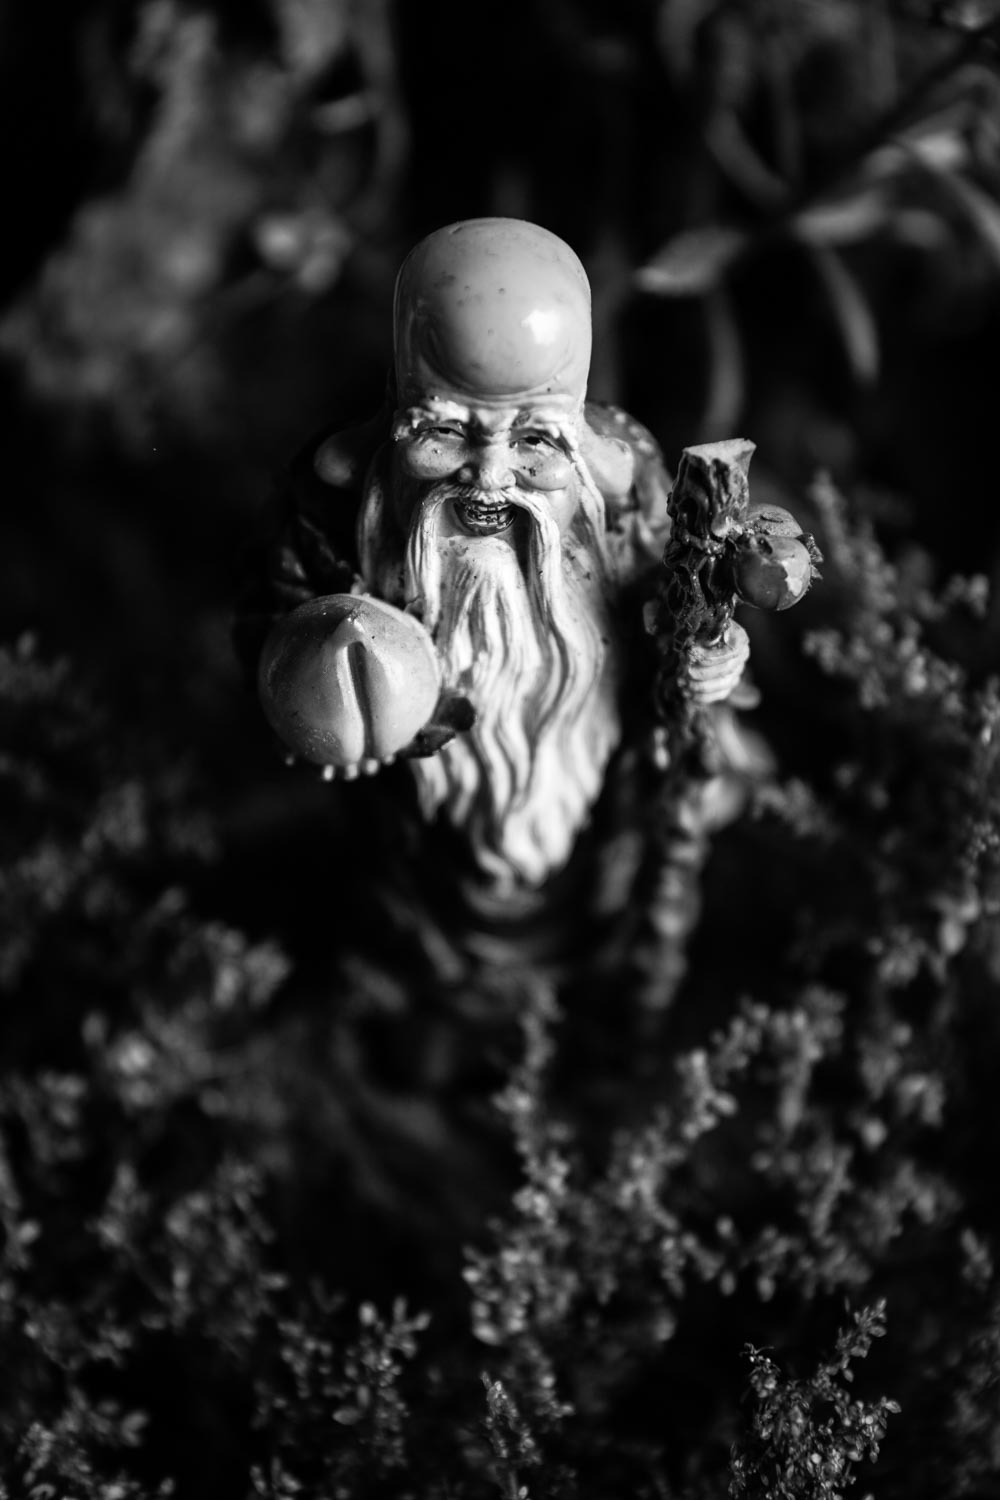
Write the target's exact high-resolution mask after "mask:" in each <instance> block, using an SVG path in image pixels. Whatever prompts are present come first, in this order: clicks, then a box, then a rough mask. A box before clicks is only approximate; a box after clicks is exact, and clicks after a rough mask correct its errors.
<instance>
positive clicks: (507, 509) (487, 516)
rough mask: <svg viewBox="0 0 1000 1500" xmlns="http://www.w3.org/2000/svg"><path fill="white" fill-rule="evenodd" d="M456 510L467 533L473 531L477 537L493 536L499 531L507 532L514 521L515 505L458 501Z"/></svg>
mask: <svg viewBox="0 0 1000 1500" xmlns="http://www.w3.org/2000/svg"><path fill="white" fill-rule="evenodd" d="M455 509H456V511H457V512H458V518H459V520H460V521H461V523H462V525H463V526H464V527H465V529H466V531H471V532H472V533H473V534H474V535H476V536H493V535H495V533H496V532H498V531H505V530H506V528H507V527H508V526H509V525H510V524H511V522H512V521H513V519H514V507H513V505H503V504H500V505H491V504H490V503H489V502H488V501H485V502H484V501H479V500H456V501H455Z"/></svg>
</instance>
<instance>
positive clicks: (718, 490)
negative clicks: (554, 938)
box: [632, 438, 822, 1007]
mask: <svg viewBox="0 0 1000 1500" xmlns="http://www.w3.org/2000/svg"><path fill="white" fill-rule="evenodd" d="M753 452H754V444H753V443H750V442H747V441H746V440H744V439H742V438H733V439H730V440H728V441H726V442H719V443H703V444H700V445H699V446H697V447H692V448H685V450H684V452H683V454H682V457H681V462H680V466H679V468H678V471H677V479H676V482H675V484H674V487H673V490H672V491H671V494H670V498H669V500H668V510H669V512H670V518H671V522H672V530H671V536H670V540H669V542H668V543H667V546H666V548H665V549H664V553H663V574H662V577H661V580H660V583H659V587H658V590H657V593H656V596H655V598H654V599H653V600H652V601H651V602H650V604H649V605H647V615H646V626H647V629H648V630H649V632H650V634H651V635H652V636H653V637H654V639H655V641H656V645H657V649H658V652H659V656H660V665H659V670H658V672H657V676H656V680H655V684H654V689H653V707H654V715H655V718H656V721H657V723H658V725H659V726H660V729H661V731H662V733H661V735H660V736H659V739H660V741H661V744H662V753H661V761H662V762H663V763H664V776H663V781H662V784H661V787H660V790H659V793H658V795H657V799H656V807H655V810H654V818H655V828H654V830H653V835H652V838H651V840H650V849H649V854H648V856H647V858H646V860H645V862H644V865H643V868H642V869H641V870H640V873H639V877H638V882H637V888H636V895H637V898H638V906H639V910H640V912H641V917H640V922H639V928H638V930H637V932H636V935H635V940H634V943H633V947H632V962H633V965H634V969H635V973H636V976H637V981H638V988H639V993H640V996H641V998H642V999H643V1001H644V1002H645V1003H646V1004H648V1005H651V1006H655V1007H662V1006H664V1005H667V1004H669V1002H670V1000H671V999H672V998H673V995H674V992H675V991H676V988H677V985H678V984H679V982H680V980H681V978H682V976H683V973H684V969H685V964H686V958H685V946H686V939H687V937H688V935H689V933H690V931H691V928H692V926H693V925H694V921H695V918H696V916H697V910H698V900H699V898H698V880H699V874H700V871H701V867H702V865H703V863H704V860H705V856H706V853H707V849H708V821H707V809H706V788H707V786H708V783H709V782H710V781H711V780H712V778H713V777H714V776H716V775H717V774H718V773H719V771H720V770H721V769H722V757H721V755H720V752H719V747H718V744H717V740H716V734H715V728H714V721H715V717H716V715H715V713H714V712H713V710H712V709H711V708H705V707H700V706H699V705H698V704H697V703H696V702H695V701H694V700H693V698H692V696H691V694H690V693H689V692H688V691H687V672H688V663H689V661H690V653H691V648H692V647H693V646H706V645H714V644H717V643H719V642H721V641H723V640H724V639H725V636H726V632H727V630H728V629H729V626H730V624H731V622H732V619H733V611H734V609H735V607H736V605H737V604H738V603H745V604H750V605H753V606H755V607H756V608H758V609H772V610H779V609H787V608H789V607H790V606H791V605H793V604H797V603H798V601H799V600H800V599H801V598H802V597H803V595H804V594H805V592H806V590H807V589H808V587H809V585H810V583H811V582H812V580H813V579H814V578H816V577H818V573H817V564H818V563H819V562H820V561H821V560H822V559H821V556H820V552H819V549H818V548H817V546H816V544H815V542H814V541H813V539H812V537H810V536H805V535H804V534H803V532H802V528H801V527H800V526H799V524H798V522H797V521H796V520H795V517H794V516H793V515H791V513H790V512H789V511H787V510H784V509H783V508H782V507H781V506H775V505H759V506H752V505H751V504H750V491H749V484H748V479H747V473H748V470H749V467H750V459H751V456H752V454H753ZM734 706H738V705H734Z"/></svg>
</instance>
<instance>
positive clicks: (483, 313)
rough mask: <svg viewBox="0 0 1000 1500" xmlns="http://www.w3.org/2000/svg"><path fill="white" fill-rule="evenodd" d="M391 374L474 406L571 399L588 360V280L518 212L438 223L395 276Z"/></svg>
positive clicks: (583, 383) (421, 390) (422, 390)
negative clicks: (516, 216)
mask: <svg viewBox="0 0 1000 1500" xmlns="http://www.w3.org/2000/svg"><path fill="white" fill-rule="evenodd" d="M395 345H396V379H397V384H398V388H399V399H400V402H401V403H402V404H403V405H410V404H412V403H414V402H417V401H419V400H421V399H426V398H427V397H428V396H443V397H456V396H457V397H460V398H464V399H467V400H469V401H474V402H476V403H477V404H479V405H490V404H493V403H495V404H498V405H508V404H510V403H512V402H514V403H516V402H520V401H522V400H539V401H544V400H546V399H547V398H552V397H554V398H556V399H557V400H560V403H562V402H568V403H570V404H572V405H576V406H578V405H579V404H580V403H582V401H583V398H584V394H585V392H586V387H587V374H588V370H589V367H590V287H589V285H588V282H587V277H586V273H585V272H584V269H583V266H582V265H581V264H580V261H579V260H578V258H577V257H576V255H574V253H573V251H572V250H571V249H570V248H569V246H568V245H566V244H564V242H563V241H562V240H561V239H559V238H558V237H557V236H556V235H554V234H551V233H550V232H549V231H548V230H547V229H542V228H541V227H540V226H539V225H537V224H529V223H527V222H526V221H525V220H523V219H467V220H465V221H464V222H462V223H460V224H450V225H448V226H447V227H446V228H444V229H439V230H436V231H435V233H433V234H431V235H428V237H427V238H426V239H425V240H422V241H421V243H420V244H419V245H417V247H416V249H414V250H413V251H412V252H411V253H410V255H409V256H408V257H407V259H406V261H405V262H404V264H403V267H402V269H401V271H400V273H399V277H398V279H397V282H396V301H395Z"/></svg>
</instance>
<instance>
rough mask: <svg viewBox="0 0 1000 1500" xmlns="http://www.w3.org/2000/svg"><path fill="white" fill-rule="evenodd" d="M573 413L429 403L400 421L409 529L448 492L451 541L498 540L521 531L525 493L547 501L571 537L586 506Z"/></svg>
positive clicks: (436, 399) (400, 467)
mask: <svg viewBox="0 0 1000 1500" xmlns="http://www.w3.org/2000/svg"><path fill="white" fill-rule="evenodd" d="M570 415H571V414H570V412H569V411H568V410H564V409H563V408H562V405H561V403H560V402H559V401H558V398H557V399H556V400H553V399H552V398H551V397H549V398H547V399H546V401H545V402H544V403H528V404H524V405H518V404H511V405H495V404H493V405H489V406H485V405H477V404H475V403H470V402H469V400H468V398H466V399H465V400H462V399H458V398H456V399H453V400H452V399H449V398H447V397H441V396H433V397H429V398H428V399H427V400H426V401H425V402H424V403H422V404H421V405H419V406H413V407H410V408H409V409H408V410H406V411H404V412H401V413H399V414H398V416H397V418H396V422H395V424H394V427H393V442H394V452H395V462H396V465H397V472H398V474H399V477H400V481H401V483H400V486H399V490H400V514H399V520H400V522H401V524H403V525H404V526H405V525H406V524H407V523H408V522H409V520H410V517H411V515H412V511H413V508H414V507H415V505H417V504H418V503H419V501H420V499H421V498H422V497H423V496H425V495H426V494H427V493H428V491H429V490H431V489H434V488H436V487H437V486H439V485H442V484H443V485H447V486H448V489H449V495H450V498H449V501H448V505H447V512H446V514H445V515H444V516H443V517H442V524H443V525H444V526H445V527H446V528H447V531H448V533H449V534H451V535H458V536H468V537H485V536H496V535H498V534H499V533H501V532H505V531H507V530H508V529H509V528H510V527H511V526H512V525H513V523H514V520H515V517H516V515H517V505H516V504H515V503H512V496H513V495H515V494H516V493H517V492H518V491H522V492H529V493H531V492H533V493H534V494H535V495H536V497H538V498H540V499H544V501H545V504H546V508H547V509H548V511H549V512H550V514H551V515H552V517H553V519H554V521H555V522H556V524H557V526H558V527H559V530H560V531H561V532H562V533H564V534H565V532H566V531H567V529H568V527H569V525H570V523H571V521H572V520H573V517H574V515H575V514H576V510H577V504H578V489H577V487H578V476H577V470H576V466H575V464H574V461H573V456H572V454H571V451H570V444H569V440H568V434H569V433H570V432H572V430H573V428H572V422H571V421H568V420H567V419H568V418H570Z"/></svg>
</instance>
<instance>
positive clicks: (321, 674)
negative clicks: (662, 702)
mask: <svg viewBox="0 0 1000 1500" xmlns="http://www.w3.org/2000/svg"><path fill="white" fill-rule="evenodd" d="M394 319H395V361H394V371H393V375H392V377H391V379H390V383H389V392H388V396H387V400H386V404H385V406H384V408H383V410H382V411H381V412H380V413H379V414H378V415H377V416H376V417H375V418H374V419H373V420H372V421H370V422H368V423H366V424H364V425H363V426H360V427H356V428H352V429H349V430H346V431H339V432H334V433H330V434H326V435H324V436H322V437H321V438H320V439H318V440H317V441H316V442H314V443H312V444H310V445H309V447H308V449H307V450H306V451H305V452H304V453H303V454H302V455H301V456H300V458H299V459H298V460H297V461H296V463H295V464H294V465H293V466H292V469H291V471H290V473H289V476H288V478H287V481H286V483H285V487H284V494H283V497H282V509H281V514H280V516H279V519H278V524H277V526H276V528H275V530H274V534H273V535H272V537H271V539H270V542H269V544H268V545H267V547H266V548H265V549H264V551H263V553H262V554H261V557H260V559H259V566H258V568H257V571H256V573H255V576H254V578H253V579H252V580H251V582H250V585H249V587H248V590H247V592H246V595H245V597H244V599H243V602H242V609H241V613H240V620H239V632H238V642H239V645H240V649H241V651H242V653H243V655H244V658H245V660H246V662H247V665H248V666H249V667H250V668H251V669H252V670H254V671H257V672H258V673H259V685H260V692H261V697H262V701H263V705H264V709H265V711H266V713H267V715H268V717H269V719H270V721H271V723H272V725H273V727H274V728H275V730H276V731H277V733H278V734H279V736H280V737H281V739H282V740H283V741H284V743H285V745H286V747H287V750H288V751H289V752H290V753H289V758H290V759H293V760H294V759H300V760H305V761H307V762H311V763H312V764H313V765H314V766H317V767H319V768H321V770H320V774H321V775H322V776H323V777H324V778H325V779H327V780H331V781H334V782H344V781H349V782H356V785H354V786H352V787H350V788H347V789H345V791H344V796H345V797H346V796H351V797H357V798H358V804H357V805H358V808H359V811H360V812H361V813H362V816H363V819H364V822H365V836H364V838H365V841H366V842H367V846H368V847H369V848H371V847H373V846H375V847H376V848H377V849H378V850H379V851H380V854H379V857H377V858H376V859H375V860H374V861H373V862H372V863H373V867H374V868H376V869H377V870H378V871H379V872H380V873H379V875H378V878H377V879H374V880H373V881H372V882H371V884H372V889H371V890H370V891H369V892H368V893H367V895H366V897H365V900H366V901H371V902H374V903H375V906H377V907H379V909H380V910H385V911H388V912H390V913H391V915H392V920H393V922H394V923H395V927H396V929H397V933H399V932H402V931H403V930H404V929H408V930H409V932H410V934H411V936H412V938H413V941H414V943H416V944H419V945H420V946H421V947H422V949H423V951H424V952H425V954H426V953H427V952H430V951H433V953H434V954H435V955H436V957H435V960H434V961H435V962H436V963H437V964H438V967H439V968H440V967H441V966H442V965H443V966H444V967H445V968H447V967H448V964H449V963H451V962H452V960H454V961H455V962H457V963H459V964H461V963H463V962H468V961H470V960H471V961H474V960H475V959H476V958H477V956H478V958H479V959H483V958H485V959H487V960H489V961H492V962H496V960H497V959H498V958H503V957H504V956H508V957H510V956H513V957H514V958H515V959H518V958H524V957H532V958H534V959H541V960H543V961H548V962H550V963H552V964H553V965H555V966H556V967H557V968H558V967H559V966H560V965H562V966H563V967H565V966H567V965H569V966H572V965H573V964H574V963H580V962H591V961H593V956H594V953H595V952H596V950H597V948H598V947H600V948H601V951H602V953H603V956H604V958H605V959H607V957H608V955H609V954H612V953H613V954H616V955H617V956H618V957H619V958H620V957H621V955H622V953H623V952H624V951H625V950H626V949H627V948H628V946H629V944H630V942H632V941H633V940H637V933H638V929H637V927H636V923H637V922H638V921H639V918H640V915H641V913H640V910H639V909H640V908H641V907H642V903H643V901H645V902H646V903H647V905H648V902H649V901H650V900H653V901H654V902H655V901H656V900H658V901H660V903H661V907H662V910H661V911H660V913H659V928H660V931H661V937H662V935H663V932H664V931H666V932H667V934H668V936H669V937H670V940H671V941H672V942H674V944H675V946H677V945H680V944H681V943H682V941H683V938H684V936H685V934H686V931H687V929H688V927H689V926H690V922H691V920H692V917H693V912H694V903H695V892H694V886H695V884H696V875H697V864H698V858H699V857H700V852H703V849H704V844H705V836H706V832H707V829H708V828H709V826H710V825H711V824H712V823H713V822H718V821H720V820H721V819H722V818H724V817H725V816H726V811H727V809H731V807H732V799H731V796H730V793H731V792H732V788H733V785H734V781H735V780H738V778H739V776H740V775H741V774H742V773H743V772H744V771H746V770H747V767H748V765H749V764H750V762H751V761H752V759H753V756H752V752H750V753H749V758H748V757H747V755H745V754H744V750H745V746H746V745H747V744H749V743H751V742H750V741H747V740H744V739H741V737H740V735H739V734H738V733H735V734H734V733H733V731H732V722H734V720H733V715H732V713H731V709H730V708H729V706H728V705H725V700H727V699H729V698H730V696H731V695H732V694H734V692H737V695H738V689H739V684H740V680H741V677H742V674H743V668H744V665H745V663H746V660H747V656H748V645H747V637H746V633H745V632H744V631H743V629H742V628H741V627H740V626H739V625H738V624H736V623H735V622H732V623H728V622H727V626H726V628H725V629H724V630H722V631H720V632H718V634H717V638H716V639H714V640H713V641H711V642H710V643H709V644H699V642H698V641H697V639H694V640H691V641H688V642H687V643H685V644H684V647H683V652H682V656H683V661H682V663H681V666H682V672H681V676H682V679H683V684H682V685H683V692H684V693H685V694H686V696H687V699H688V701H689V703H691V704H693V705H694V706H695V707H696V708H698V709H699V710H700V709H705V710H707V711H708V712H709V713H710V715H712V716H714V717H715V718H716V719H717V720H718V721H719V726H720V728H721V729H722V731H723V733H722V739H723V742H724V743H725V744H726V745H727V746H728V749H729V753H728V759H727V756H726V755H723V757H722V759H721V761H719V762H718V764H717V765H716V766H715V768H714V769H715V772H716V773H717V774H715V775H714V776H713V777H712V778H705V780H704V786H703V787H702V788H701V789H700V790H699V794H698V797H697V798H696V799H695V800H694V801H693V802H692V801H691V799H690V798H689V799H688V808H687V812H686V814H685V817H686V826H685V827H683V828H681V831H680V834H679V836H678V833H677V829H676V828H675V829H674V831H673V834H672V835H671V836H670V837H667V838H666V839H662V838H661V843H662V849H661V851H660V856H659V858H660V864H661V866H662V868H659V869H658V870H656V871H655V872H654V877H653V878H652V879H651V878H650V874H649V871H650V860H649V854H648V848H647V846H648V844H649V841H650V839H651V837H652V836H653V829H652V827H651V821H652V820H653V811H654V808H655V806H657V805H658V804H657V798H661V793H662V786H663V778H664V765H665V764H666V763H667V762H668V761H669V759H670V743H669V738H670V736H669V726H665V725H664V723H663V722H662V718H661V719H660V720H658V718H657V713H656V710H655V704H654V701H653V699H654V694H653V693H652V686H653V682H654V679H655V677H656V673H657V669H658V662H659V660H660V658H659V656H658V654H657V649H656V645H655V643H654V641H653V640H652V639H651V637H650V634H649V633H648V631H647V630H646V629H645V628H644V624H643V612H644V609H645V611H646V620H647V623H648V621H649V611H650V608H651V607H652V608H653V609H654V612H655V608H656V606H655V602H654V604H653V605H652V606H651V603H650V601H651V600H654V596H655V594H656V591H657V589H658V587H659V586H660V582H661V581H662V575H663V565H662V558H663V553H664V547H665V545H666V544H667V542H668V538H669V534H670V520H669V516H668V508H667V499H668V494H669V490H670V485H669V481H668V478H667V475H666V472H665V470H664V467H663V462H662V459H661V455H660V453H659V450H658V448H657V446H656V444H655V442H654V440H653V439H652V437H651V436H650V434H649V433H648V432H647V431H646V430H645V429H644V428H643V427H641V426H640V425H639V424H638V423H636V422H635V421H633V420H632V419H631V418H630V417H628V416H627V415H626V414H625V413H624V412H621V411H619V410H617V409H615V408H612V407H607V406H598V405H595V404H592V403H588V402H587V401H586V386H587V377H588V370H589V364H590V352H591V349H590V346H591V322H590V290H589V286H588V282H587V277H586V275H585V273H584V270H583V267H582V265H581V264H580V261H579V260H578V259H577V257H576V255H575V254H574V253H573V252H572V251H571V250H570V249H569V247H568V246H567V245H566V244H564V243H563V242H562V241H561V240H560V239H558V238H557V237H556V236H555V235H553V234H551V233H549V232H548V231H547V230H545V229H542V228H540V227H538V226H537V225H534V224H529V223H526V222H523V221H520V220H514V219H497V218H493V219H474V220H470V221H467V222H464V223H459V224H453V225H450V226H448V227H447V228H444V229H441V230H438V231H437V232H436V233H434V234H432V235H430V236H429V237H428V238H427V239H425V240H424V241H423V242H422V243H421V244H419V245H418V246H417V247H416V249H415V250H413V251H412V253H411V254H410V256H409V257H408V259H407V260H406V262H405V263H404V265H403V267H402V270H401V271H400V273H399V278H398V281H397V286H396V296H395V310H394ZM743 448H745V449H746V450H747V452H748V451H749V448H750V445H743ZM699 555H700V554H699ZM730 613H731V611H730ZM659 622H660V623H659V627H658V629H659V633H660V635H661V636H662V628H663V613H662V609H661V610H660V614H659ZM711 705H720V707H718V708H711V707H710V706H711ZM741 757H743V759H742V761H741ZM376 787H377V795H376V794H375V789H376ZM661 800H662V798H661ZM675 821H676V820H675ZM681 822H682V823H684V819H683V818H682V819H681ZM654 864H655V860H654ZM348 868H349V869H350V870H351V871H352V880H353V872H354V871H356V869H357V864H356V862H349V864H348ZM642 872H645V874H643V873H642ZM640 877H641V881H640ZM643 882H644V884H643V889H642V890H640V888H639V885H640V884H642V883H643ZM657 893H658V894H657ZM654 925H655V924H654ZM442 955H450V956H442Z"/></svg>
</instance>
